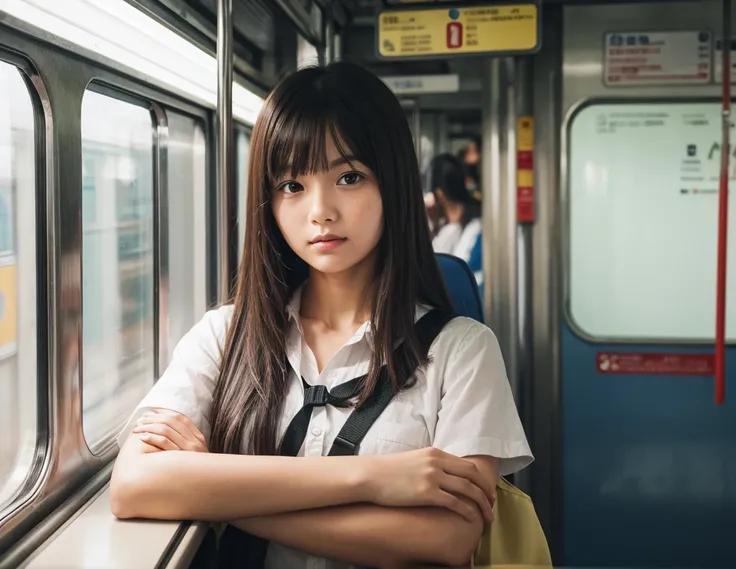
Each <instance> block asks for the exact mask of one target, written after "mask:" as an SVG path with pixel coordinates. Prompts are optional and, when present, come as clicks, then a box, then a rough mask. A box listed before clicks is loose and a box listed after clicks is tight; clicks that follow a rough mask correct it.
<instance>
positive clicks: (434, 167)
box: [429, 154, 480, 228]
mask: <svg viewBox="0 0 736 569" xmlns="http://www.w3.org/2000/svg"><path fill="white" fill-rule="evenodd" d="M429 171H430V183H431V186H430V188H431V190H432V193H434V194H435V201H436V203H440V201H439V200H438V199H437V189H440V190H442V193H443V195H444V196H445V199H446V200H447V201H449V202H454V203H458V204H461V205H462V206H463V214H462V216H461V217H460V225H461V227H463V228H465V226H466V225H467V224H468V223H470V222H471V221H472V220H474V219H476V218H478V217H480V202H479V201H478V200H476V199H475V198H474V197H473V196H472V195H471V194H470V192H469V191H468V188H467V186H466V185H465V169H464V168H463V164H462V162H460V160H458V159H457V158H456V157H455V156H453V155H452V154H438V155H437V156H435V157H434V158H433V159H432V161H431V162H430V164H429Z"/></svg>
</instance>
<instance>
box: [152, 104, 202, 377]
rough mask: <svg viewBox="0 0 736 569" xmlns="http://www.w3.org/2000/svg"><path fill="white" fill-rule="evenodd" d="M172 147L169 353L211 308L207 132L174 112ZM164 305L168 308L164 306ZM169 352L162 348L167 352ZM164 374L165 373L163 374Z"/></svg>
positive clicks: (166, 296) (165, 296) (165, 294)
mask: <svg viewBox="0 0 736 569" xmlns="http://www.w3.org/2000/svg"><path fill="white" fill-rule="evenodd" d="M167 118H168V123H169V142H168V192H167V202H168V203H167V205H166V206H165V207H166V209H167V211H168V226H169V227H168V233H169V238H168V250H169V256H168V278H167V279H166V281H165V282H163V281H162V286H161V294H162V303H164V306H165V307H166V308H165V313H166V318H165V321H166V324H165V325H168V341H167V344H168V345H167V346H166V348H165V352H164V353H166V354H167V356H168V359H167V361H166V362H162V363H168V361H170V359H171V355H172V353H173V350H174V347H175V346H176V344H177V343H178V341H179V340H180V339H181V338H182V336H183V335H184V334H186V333H187V332H188V331H189V329H190V328H191V327H192V326H193V325H194V324H195V323H196V322H197V321H198V320H199V319H200V318H201V317H202V315H203V314H204V311H205V309H206V307H207V288H206V287H207V249H206V247H207V214H206V212H207V208H206V155H205V138H204V131H203V130H202V127H201V126H200V125H199V123H197V122H196V121H195V120H194V119H193V118H190V117H187V116H184V115H180V114H177V113H174V112H171V111H168V112H167ZM164 301H165V302H164ZM163 348H164V347H163V346H162V349H163ZM161 371H163V370H161Z"/></svg>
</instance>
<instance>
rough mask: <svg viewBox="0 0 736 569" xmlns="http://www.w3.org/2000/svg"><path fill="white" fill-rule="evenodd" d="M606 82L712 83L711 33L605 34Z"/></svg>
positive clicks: (617, 83) (620, 83)
mask: <svg viewBox="0 0 736 569" xmlns="http://www.w3.org/2000/svg"><path fill="white" fill-rule="evenodd" d="M605 42H606V45H605V47H604V56H603V59H604V82H605V84H606V85H608V86H611V87H624V86H627V87H630V86H633V85H675V84H704V83H709V82H710V80H711V72H712V64H711V61H712V59H711V51H712V36H711V34H710V32H708V31H692V32H654V33H647V32H614V33H609V34H606V36H605Z"/></svg>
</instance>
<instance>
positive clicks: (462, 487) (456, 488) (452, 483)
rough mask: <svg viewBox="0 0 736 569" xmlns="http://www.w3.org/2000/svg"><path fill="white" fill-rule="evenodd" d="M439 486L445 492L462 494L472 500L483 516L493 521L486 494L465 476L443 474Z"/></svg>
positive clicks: (491, 509) (456, 494) (491, 508)
mask: <svg viewBox="0 0 736 569" xmlns="http://www.w3.org/2000/svg"><path fill="white" fill-rule="evenodd" d="M440 488H442V489H443V490H444V491H445V492H449V493H451V494H454V495H455V496H461V495H462V496H465V497H466V498H468V499H470V500H472V501H473V502H475V503H476V504H478V507H479V508H480V511H481V512H482V514H483V517H484V518H485V519H486V520H488V521H489V522H492V521H493V507H492V506H491V502H490V500H489V499H488V496H486V495H485V493H484V492H483V490H481V489H480V488H478V486H476V485H475V484H473V483H472V482H470V481H469V480H468V479H467V478H462V477H459V476H453V475H451V474H445V476H444V477H443V478H442V479H441V480H440Z"/></svg>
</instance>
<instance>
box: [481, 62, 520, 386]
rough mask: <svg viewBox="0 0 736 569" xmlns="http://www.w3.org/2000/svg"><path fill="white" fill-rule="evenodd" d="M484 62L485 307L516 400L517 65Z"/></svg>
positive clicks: (483, 186)
mask: <svg viewBox="0 0 736 569" xmlns="http://www.w3.org/2000/svg"><path fill="white" fill-rule="evenodd" d="M486 65H487V67H486V69H485V71H484V78H483V79H484V97H483V99H484V102H483V107H482V108H483V162H482V166H481V167H482V174H481V175H482V182H481V186H482V188H483V208H482V211H483V237H482V239H483V273H484V282H485V290H484V293H485V298H484V308H485V315H486V321H487V323H488V325H489V326H490V327H491V328H492V329H493V331H494V332H495V334H496V336H497V337H498V341H499V343H500V345H501V351H502V352H503V356H504V361H505V362H506V370H507V374H508V377H509V381H510V383H511V387H512V389H513V392H514V396H515V397H516V398H517V400H518V395H519V376H518V369H519V366H518V329H519V325H518V311H517V299H518V293H517V272H516V267H517V249H516V248H517V227H516V226H517V224H516V114H517V111H516V91H515V80H516V66H515V62H514V60H513V59H511V58H494V59H490V60H488V62H487V64H486Z"/></svg>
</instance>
